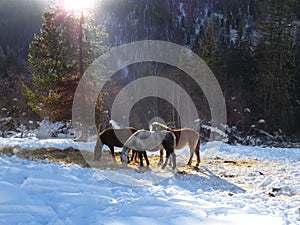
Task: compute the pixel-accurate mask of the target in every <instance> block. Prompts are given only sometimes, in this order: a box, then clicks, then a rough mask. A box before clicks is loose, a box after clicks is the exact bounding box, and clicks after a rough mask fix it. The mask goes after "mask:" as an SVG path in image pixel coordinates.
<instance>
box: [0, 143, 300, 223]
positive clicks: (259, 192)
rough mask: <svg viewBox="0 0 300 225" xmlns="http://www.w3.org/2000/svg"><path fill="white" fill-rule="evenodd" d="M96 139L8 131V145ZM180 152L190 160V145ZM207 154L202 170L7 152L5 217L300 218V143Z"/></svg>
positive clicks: (210, 148) (1, 210) (0, 208)
mask: <svg viewBox="0 0 300 225" xmlns="http://www.w3.org/2000/svg"><path fill="white" fill-rule="evenodd" d="M94 144H95V143H94V142H91V143H76V142H73V141H72V140H68V139H46V140H39V139H36V138H24V139H17V138H15V139H14V138H10V139H0V147H1V146H19V147H20V148H27V147H55V148H59V149H64V148H67V147H73V148H79V149H85V150H89V151H92V150H93V146H94ZM19 151H21V150H19ZM212 153H213V154H212ZM176 154H177V158H178V162H179V164H180V163H184V162H185V160H184V156H186V155H188V149H183V150H180V151H176ZM201 156H202V157H203V159H204V158H206V159H207V160H203V162H202V164H201V167H200V172H195V173H192V174H188V175H184V174H178V173H176V172H173V171H172V170H171V169H166V170H161V169H154V168H153V169H150V170H145V171H138V170H134V169H112V168H107V169H91V168H81V167H79V166H75V165H64V164H60V163H53V162H51V161H50V160H44V161H41V160H32V161H29V160H25V159H21V158H18V157H16V156H12V157H7V156H5V155H2V156H0V168H1V169H0V224H7V225H13V224H30V225H35V224H53V225H69V224H70V225H71V224H72V225H73V224H78V225H79V224H122V225H126V224H180V225H182V224H208V225H213V224H230V225H232V224H237V225H239V224H272V225H277V224H278V225H281V224H295V225H296V224H299V222H300V208H299V207H300V179H299V177H300V170H299V169H300V149H299V148H298V149H284V148H261V147H245V146H230V145H227V144H224V143H220V142H216V143H208V144H202V145H201ZM215 156H217V157H220V158H225V159H228V162H229V161H230V160H232V159H247V160H248V161H249V160H252V161H253V162H254V163H256V164H253V166H251V167H247V166H246V167H230V166H228V165H227V164H228V163H227V164H226V163H223V164H222V163H221V164H216V163H215V162H213V161H211V160H209V158H210V157H215ZM197 173H198V174H197ZM199 173H201V175H199ZM259 173H261V175H258V174H259ZM225 175H232V176H227V177H226V176H225ZM268 194H272V195H274V196H275V197H271V196H269V195H268Z"/></svg>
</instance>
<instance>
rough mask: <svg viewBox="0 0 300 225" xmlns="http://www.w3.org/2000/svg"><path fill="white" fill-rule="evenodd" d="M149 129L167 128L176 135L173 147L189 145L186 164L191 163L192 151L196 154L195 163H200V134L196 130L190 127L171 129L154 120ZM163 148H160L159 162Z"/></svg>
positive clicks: (161, 159)
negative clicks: (188, 157) (188, 156)
mask: <svg viewBox="0 0 300 225" xmlns="http://www.w3.org/2000/svg"><path fill="white" fill-rule="evenodd" d="M150 130H153V131H158V130H167V131H171V132H172V133H173V134H174V135H175V137H176V147H175V149H182V148H184V147H185V146H187V145H188V146H189V148H190V159H189V161H188V163H187V164H188V165H191V164H192V159H193V155H194V153H196V156H197V164H196V166H199V164H200V135H199V134H198V132H196V131H195V130H193V129H190V128H183V129H175V130H172V129H171V128H169V127H167V126H165V125H164V124H161V123H158V122H154V123H152V124H151V125H150ZM162 155H163V150H162V149H161V150H160V160H159V163H162V162H163V158H162Z"/></svg>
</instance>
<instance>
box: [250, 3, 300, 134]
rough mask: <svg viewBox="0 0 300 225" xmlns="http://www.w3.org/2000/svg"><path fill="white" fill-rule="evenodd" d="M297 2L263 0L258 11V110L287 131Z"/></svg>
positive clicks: (276, 125) (293, 62) (293, 67)
mask: <svg viewBox="0 0 300 225" xmlns="http://www.w3.org/2000/svg"><path fill="white" fill-rule="evenodd" d="M294 3H295V0H287V1H281V0H262V1H260V2H259V3H258V14H257V30H258V32H259V35H260V36H259V42H258V46H257V62H256V64H257V66H258V73H257V76H256V79H255V82H256V85H255V87H256V90H255V94H256V97H257V100H258V101H257V103H258V104H257V105H256V109H257V110H258V111H257V113H261V114H262V115H263V116H265V117H266V119H267V120H268V121H269V122H270V123H269V124H272V128H282V129H286V130H288V131H289V127H290V126H291V125H292V124H293V121H291V119H292V118H293V116H292V114H291V113H292V112H291V109H290V107H289V105H290V101H291V93H290V90H293V88H292V85H293V80H294V77H293V75H294V72H295V70H294V69H295V61H294V59H295V48H294V47H295V46H294V44H295V32H294V31H295V26H294V21H295V20H294V19H295V17H294V15H295V14H294V13H293V4H294Z"/></svg>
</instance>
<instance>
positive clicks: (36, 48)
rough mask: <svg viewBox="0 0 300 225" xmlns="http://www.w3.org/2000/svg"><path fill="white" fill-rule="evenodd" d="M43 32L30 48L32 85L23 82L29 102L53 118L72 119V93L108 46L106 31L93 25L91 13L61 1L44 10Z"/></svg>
mask: <svg viewBox="0 0 300 225" xmlns="http://www.w3.org/2000/svg"><path fill="white" fill-rule="evenodd" d="M42 20H43V24H42V28H41V31H40V34H36V35H35V36H34V41H33V42H32V43H31V44H30V47H29V63H30V66H31V70H32V81H33V84H32V85H33V87H32V88H29V87H28V86H27V85H25V84H23V92H24V94H25V96H26V97H27V98H28V99H29V105H30V106H31V107H32V109H33V110H34V111H35V112H37V113H38V114H39V115H40V116H41V117H44V116H49V118H50V119H51V120H52V121H67V120H70V119H71V116H72V114H71V109H72V104H73V95H74V93H75V90H76V87H77V85H78V82H79V80H80V78H81V77H82V75H83V72H84V71H85V70H86V69H87V67H88V66H89V65H90V64H91V63H92V62H93V61H94V60H95V59H96V58H97V57H98V56H100V55H101V54H103V52H104V51H105V50H106V49H107V48H106V46H104V45H103V41H104V39H105V38H106V36H107V34H106V33H105V32H104V28H103V27H101V26H95V25H93V15H92V12H85V13H84V14H83V11H82V13H81V14H80V13H74V12H68V11H66V9H64V8H63V4H62V1H61V0H52V1H50V4H49V8H48V9H47V10H46V11H45V12H43V16H42Z"/></svg>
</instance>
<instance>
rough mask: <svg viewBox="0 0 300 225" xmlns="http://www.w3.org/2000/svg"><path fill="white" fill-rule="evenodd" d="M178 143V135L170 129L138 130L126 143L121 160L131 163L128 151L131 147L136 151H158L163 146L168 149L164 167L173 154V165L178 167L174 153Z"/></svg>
mask: <svg viewBox="0 0 300 225" xmlns="http://www.w3.org/2000/svg"><path fill="white" fill-rule="evenodd" d="M175 145H176V137H175V135H174V134H173V133H172V132H170V131H165V130H163V131H148V130H138V131H137V132H135V133H134V134H132V135H131V136H130V137H129V138H128V140H127V141H126V142H125V143H124V146H123V148H122V152H121V161H122V163H123V164H127V163H129V157H128V153H129V151H130V149H132V150H136V151H158V150H160V149H161V148H162V147H163V148H164V149H165V151H166V161H165V163H164V164H163V166H162V168H163V169H164V168H165V167H166V166H167V163H168V161H169V157H170V156H171V155H172V159H173V167H172V169H173V170H175V169H176V155H175V153H174V149H175Z"/></svg>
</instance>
